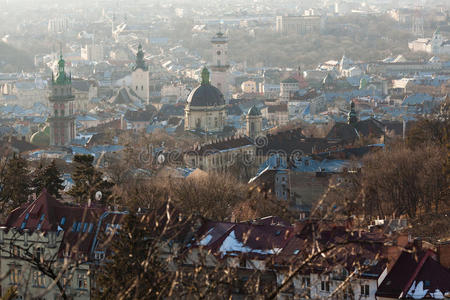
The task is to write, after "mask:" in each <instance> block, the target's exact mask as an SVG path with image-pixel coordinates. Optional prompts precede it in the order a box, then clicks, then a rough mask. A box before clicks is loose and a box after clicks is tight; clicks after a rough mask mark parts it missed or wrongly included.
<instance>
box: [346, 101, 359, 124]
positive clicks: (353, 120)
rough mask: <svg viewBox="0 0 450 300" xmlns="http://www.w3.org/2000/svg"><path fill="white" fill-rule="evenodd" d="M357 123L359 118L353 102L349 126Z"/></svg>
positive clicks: (349, 115) (349, 114)
mask: <svg viewBox="0 0 450 300" xmlns="http://www.w3.org/2000/svg"><path fill="white" fill-rule="evenodd" d="M356 122H358V117H357V115H356V110H355V102H353V101H352V103H351V104H350V112H349V113H348V124H349V125H354V124H355V123H356Z"/></svg>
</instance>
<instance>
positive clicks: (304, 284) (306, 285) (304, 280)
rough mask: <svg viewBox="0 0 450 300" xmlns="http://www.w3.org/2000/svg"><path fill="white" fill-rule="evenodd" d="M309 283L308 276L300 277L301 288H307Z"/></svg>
mask: <svg viewBox="0 0 450 300" xmlns="http://www.w3.org/2000/svg"><path fill="white" fill-rule="evenodd" d="M310 285H311V279H310V278H309V277H303V278H302V288H307V287H309V286H310Z"/></svg>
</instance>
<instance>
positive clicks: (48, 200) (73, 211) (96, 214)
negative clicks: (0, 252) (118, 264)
mask: <svg viewBox="0 0 450 300" xmlns="http://www.w3.org/2000/svg"><path fill="white" fill-rule="evenodd" d="M105 211H106V210H105V209H104V208H101V207H82V206H74V205H69V204H65V203H62V202H60V201H58V200H56V199H55V198H54V197H53V196H52V195H50V194H49V193H48V192H47V190H46V189H44V190H43V191H42V193H41V194H40V195H39V197H38V198H37V199H36V200H34V201H33V202H31V203H30V202H28V203H25V204H23V205H22V206H21V207H19V208H17V209H15V210H13V211H12V212H11V213H10V215H9V216H8V218H7V220H6V223H5V224H4V226H6V227H7V228H8V229H12V228H15V229H17V230H20V231H22V230H24V229H28V230H30V231H31V232H34V231H41V232H44V233H46V232H49V231H56V232H60V231H64V237H63V241H62V244H61V249H60V250H61V251H62V250H63V248H65V246H66V245H71V246H74V245H77V247H78V251H81V252H85V253H89V250H90V246H91V245H92V242H93V241H94V238H95V230H94V228H97V222H98V220H99V218H100V216H101V215H102V214H103V213H104V212H105Z"/></svg>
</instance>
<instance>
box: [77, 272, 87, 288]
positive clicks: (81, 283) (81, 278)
mask: <svg viewBox="0 0 450 300" xmlns="http://www.w3.org/2000/svg"><path fill="white" fill-rule="evenodd" d="M78 288H79V289H80V290H87V275H86V274H78Z"/></svg>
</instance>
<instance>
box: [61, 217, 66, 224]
mask: <svg viewBox="0 0 450 300" xmlns="http://www.w3.org/2000/svg"><path fill="white" fill-rule="evenodd" d="M60 223H61V225H64V223H66V217H62V218H61V222H60Z"/></svg>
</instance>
